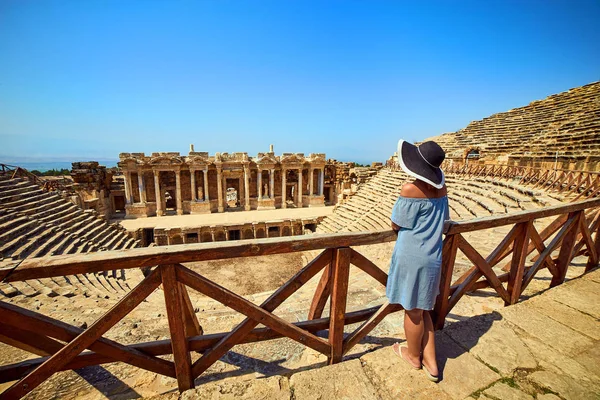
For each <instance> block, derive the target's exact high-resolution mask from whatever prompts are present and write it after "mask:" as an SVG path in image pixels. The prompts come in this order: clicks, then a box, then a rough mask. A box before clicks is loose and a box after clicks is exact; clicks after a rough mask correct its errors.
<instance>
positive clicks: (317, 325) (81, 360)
mask: <svg viewBox="0 0 600 400" xmlns="http://www.w3.org/2000/svg"><path fill="white" fill-rule="evenodd" d="M379 309H380V307H379V306H376V307H370V308H367V309H364V310H359V311H353V312H350V313H347V314H346V315H345V319H344V323H345V324H346V325H351V324H356V323H359V322H363V321H366V320H368V319H369V318H371V317H372V316H373V315H374V314H375V313H376V312H377V311H378V310H379ZM329 321H330V320H329V318H319V319H315V320H312V321H302V322H295V323H294V325H296V326H298V327H299V328H301V329H304V330H307V331H309V332H318V331H322V330H326V329H327V328H328V327H329ZM227 334H228V332H225V333H213V334H210V335H203V336H196V337H191V338H188V348H189V349H190V350H191V351H200V352H201V351H205V350H207V349H209V348H211V347H213V346H214V345H215V344H216V343H218V342H219V340H221V339H222V338H224V337H225V336H226V335H227ZM281 337H283V336H282V335H281V334H280V333H277V332H276V331H274V330H272V329H270V328H259V329H254V330H252V332H250V333H249V334H248V335H246V336H245V337H244V339H243V340H242V342H240V344H242V343H255V342H261V341H265V340H271V339H278V338H281ZM128 349H130V350H139V351H143V352H144V353H146V354H151V355H154V356H158V355H165V354H171V352H172V348H171V341H170V340H157V341H152V342H145V343H137V344H134V345H131V346H128ZM47 359H48V357H42V358H36V359H32V360H26V361H23V362H20V363H15V364H10V365H3V366H0V383H5V382H10V381H14V380H17V379H20V378H21V377H22V376H23V375H24V374H26V373H28V372H29V371H30V370H32V369H33V368H35V367H37V366H38V365H40V364H42V363H43V362H44V361H45V360H47ZM113 361H115V360H114V359H113V358H110V357H106V356H103V355H100V354H97V353H93V352H89V351H86V352H83V353H82V354H80V355H78V356H77V357H75V359H73V360H72V361H71V362H69V363H68V364H67V365H65V366H63V367H62V368H61V371H64V370H69V369H78V368H83V367H87V366H91V365H98V364H104V363H109V362H113ZM173 376H174V374H173Z"/></svg>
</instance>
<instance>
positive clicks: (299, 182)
mask: <svg viewBox="0 0 600 400" xmlns="http://www.w3.org/2000/svg"><path fill="white" fill-rule="evenodd" d="M298 207H300V208H301V207H302V168H300V169H299V170H298Z"/></svg>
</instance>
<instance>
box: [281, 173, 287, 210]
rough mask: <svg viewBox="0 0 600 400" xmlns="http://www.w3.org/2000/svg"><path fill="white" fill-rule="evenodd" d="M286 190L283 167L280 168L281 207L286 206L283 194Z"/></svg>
mask: <svg viewBox="0 0 600 400" xmlns="http://www.w3.org/2000/svg"><path fill="white" fill-rule="evenodd" d="M286 192H287V182H286V176H285V169H283V168H281V208H287V204H285V195H286Z"/></svg>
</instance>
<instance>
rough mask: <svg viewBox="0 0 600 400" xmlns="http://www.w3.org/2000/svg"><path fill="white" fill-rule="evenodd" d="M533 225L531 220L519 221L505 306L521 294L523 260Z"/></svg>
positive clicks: (523, 269) (513, 301) (513, 302)
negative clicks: (508, 298) (508, 299)
mask: <svg viewBox="0 0 600 400" xmlns="http://www.w3.org/2000/svg"><path fill="white" fill-rule="evenodd" d="M532 227H533V221H528V222H521V223H520V224H519V228H518V229H519V234H518V235H517V237H516V238H515V240H514V244H513V255H512V261H511V264H510V272H509V275H508V286H507V291H508V295H509V296H510V301H508V302H504V305H505V306H508V305H511V304H515V303H516V302H517V301H518V300H519V297H520V296H521V284H522V283H523V272H524V271H525V261H526V260H527V254H528V252H527V250H528V248H527V247H528V245H529V234H530V231H531V228H532Z"/></svg>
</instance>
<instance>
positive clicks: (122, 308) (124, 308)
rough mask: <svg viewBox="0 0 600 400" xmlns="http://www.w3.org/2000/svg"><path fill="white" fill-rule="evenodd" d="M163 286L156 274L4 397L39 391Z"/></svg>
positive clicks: (12, 387) (152, 274)
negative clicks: (57, 372)
mask: <svg viewBox="0 0 600 400" xmlns="http://www.w3.org/2000/svg"><path fill="white" fill-rule="evenodd" d="M159 285H160V273H157V272H156V271H153V272H152V273H151V274H150V275H149V276H148V277H147V278H146V279H144V280H143V281H142V282H141V283H140V284H139V285H137V286H136V287H135V288H134V289H133V290H132V291H131V292H130V293H129V294H128V295H127V296H125V297H124V298H122V299H121V300H120V301H119V302H118V303H117V304H116V305H115V306H114V307H112V308H111V309H110V310H109V311H108V312H107V313H106V314H104V315H103V316H102V317H101V318H100V319H99V320H97V321H96V322H94V323H93V324H92V325H91V326H90V327H89V328H88V329H86V330H85V331H84V332H83V333H82V334H81V335H79V336H77V337H76V338H75V339H73V340H72V341H71V342H69V343H68V344H66V345H65V346H64V347H63V348H62V349H60V350H59V351H57V352H56V353H54V355H52V356H51V357H50V358H48V359H47V360H46V361H45V362H44V363H42V364H41V365H40V366H38V367H37V368H35V369H34V370H33V371H32V372H30V373H29V374H27V376H25V377H24V378H23V379H21V380H19V381H18V382H16V383H14V384H13V385H12V386H11V387H9V388H8V389H7V390H6V391H5V392H3V393H2V398H3V399H18V398H21V397H23V396H25V395H26V394H27V393H29V392H31V391H32V390H33V389H35V388H36V387H37V386H38V385H39V384H40V383H42V382H43V381H45V380H46V379H48V378H49V377H50V376H51V375H52V374H54V373H55V372H56V371H58V370H59V369H60V368H61V367H62V366H64V365H65V364H67V363H68V362H69V361H71V360H72V359H73V358H75V357H76V356H77V355H78V354H80V353H81V352H82V351H83V350H85V349H86V348H87V347H89V346H90V345H91V344H92V343H94V342H95V341H96V340H97V339H98V338H99V337H101V336H102V335H103V334H104V333H105V332H106V331H108V330H109V329H110V328H111V327H112V326H114V325H115V324H116V323H117V322H119V321H120V320H121V319H122V318H123V317H124V316H125V315H127V314H129V312H131V311H132V310H133V309H134V308H135V307H137V305H138V304H139V303H141V302H142V301H143V300H144V299H145V298H146V297H148V296H149V295H150V294H151V293H152V292H153V291H154V290H155V289H156V288H157V287H158V286H159Z"/></svg>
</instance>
